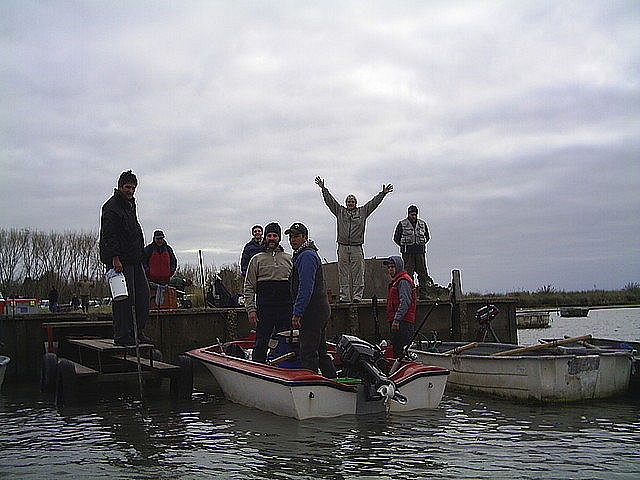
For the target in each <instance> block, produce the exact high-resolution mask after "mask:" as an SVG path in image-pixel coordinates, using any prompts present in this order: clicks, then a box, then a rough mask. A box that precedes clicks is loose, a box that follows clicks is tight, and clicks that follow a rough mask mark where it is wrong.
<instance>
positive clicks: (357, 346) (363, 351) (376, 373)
mask: <svg viewBox="0 0 640 480" xmlns="http://www.w3.org/2000/svg"><path fill="white" fill-rule="evenodd" d="M336 352H337V353H338V355H339V356H340V361H341V362H342V363H343V364H344V368H343V370H342V374H343V375H344V376H348V377H354V378H360V379H362V383H363V385H364V386H365V389H366V395H367V400H380V399H382V398H384V397H387V398H390V399H391V400H394V401H396V402H398V403H400V404H402V405H404V404H405V403H407V398H406V397H405V396H404V395H402V394H401V393H400V392H399V391H398V390H397V388H396V385H395V383H394V382H393V381H392V380H389V378H388V377H387V376H386V375H385V374H384V373H382V372H381V371H380V369H379V368H378V367H377V366H376V363H377V362H378V361H379V360H381V359H383V358H384V354H383V353H382V350H381V349H380V347H378V346H377V345H372V344H370V343H368V342H365V341H364V340H362V339H360V338H358V337H354V336H351V335H342V336H341V337H340V340H339V341H338V344H337V345H336Z"/></svg>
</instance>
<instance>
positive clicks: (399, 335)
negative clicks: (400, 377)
mask: <svg viewBox="0 0 640 480" xmlns="http://www.w3.org/2000/svg"><path fill="white" fill-rule="evenodd" d="M382 263H383V265H386V267H387V271H388V272H389V276H390V277H391V282H389V290H388V293H387V321H388V322H389V324H390V326H391V345H393V355H394V356H395V358H402V356H403V353H404V348H405V347H406V346H407V345H408V344H409V342H410V341H411V337H413V332H414V325H415V322H416V287H415V285H414V284H413V278H411V277H410V276H409V275H408V274H407V271H406V270H405V269H404V262H403V261H402V258H400V257H398V256H397V255H394V256H392V257H389V258H387V259H386V260H385V261H384V262H382Z"/></svg>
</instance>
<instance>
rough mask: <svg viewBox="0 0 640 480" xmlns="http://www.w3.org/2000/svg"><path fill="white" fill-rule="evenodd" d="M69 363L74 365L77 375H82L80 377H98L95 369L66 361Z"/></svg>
mask: <svg viewBox="0 0 640 480" xmlns="http://www.w3.org/2000/svg"><path fill="white" fill-rule="evenodd" d="M66 360H68V361H69V362H71V363H73V366H74V367H75V369H76V375H80V376H90V375H97V374H98V371H97V370H94V369H93V368H90V367H87V366H85V365H82V364H80V363H77V362H74V361H73V360H69V359H68V358H67V359H66Z"/></svg>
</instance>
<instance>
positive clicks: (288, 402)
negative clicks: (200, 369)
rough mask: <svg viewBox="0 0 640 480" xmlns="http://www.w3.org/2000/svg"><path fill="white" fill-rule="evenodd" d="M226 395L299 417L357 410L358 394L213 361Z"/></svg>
mask: <svg viewBox="0 0 640 480" xmlns="http://www.w3.org/2000/svg"><path fill="white" fill-rule="evenodd" d="M205 366H206V367H207V369H208V370H209V371H210V372H211V373H212V374H213V376H214V377H215V378H216V381H217V382H218V384H219V385H220V388H221V389H222V391H223V392H224V396H225V398H227V400H230V401H232V402H234V403H239V404H241V405H245V406H247V407H252V408H257V409H259V410H264V411H267V412H271V413H275V414H276V415H282V416H284V417H293V418H296V419H298V420H304V419H306V418H315V417H337V416H339V415H345V414H349V413H351V414H355V413H356V395H355V394H354V393H353V392H343V391H339V390H338V391H336V390H335V389H334V388H331V387H327V386H319V385H314V386H287V385H283V384H279V383H276V382H271V381H268V380H263V379H260V378H256V377H251V376H248V375H238V374H237V373H236V372H233V371H231V370H227V369H225V368H223V367H220V366H216V365H213V364H210V363H205Z"/></svg>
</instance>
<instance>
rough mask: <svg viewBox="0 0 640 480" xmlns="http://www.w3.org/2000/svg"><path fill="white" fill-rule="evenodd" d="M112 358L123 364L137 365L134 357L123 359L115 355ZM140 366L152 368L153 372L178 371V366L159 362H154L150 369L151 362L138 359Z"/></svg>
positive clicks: (145, 359)
mask: <svg viewBox="0 0 640 480" xmlns="http://www.w3.org/2000/svg"><path fill="white" fill-rule="evenodd" d="M112 357H113V358H117V359H118V360H123V361H125V362H128V363H132V364H134V365H137V364H138V361H137V360H136V359H135V357H127V358H123V357H117V356H115V355H112ZM140 364H141V365H143V366H145V367H148V368H153V369H155V370H163V371H171V370H180V367H179V366H178V365H172V364H170V363H164V362H160V361H159V360H154V361H153V367H152V366H151V361H150V360H149V359H148V358H140Z"/></svg>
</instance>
